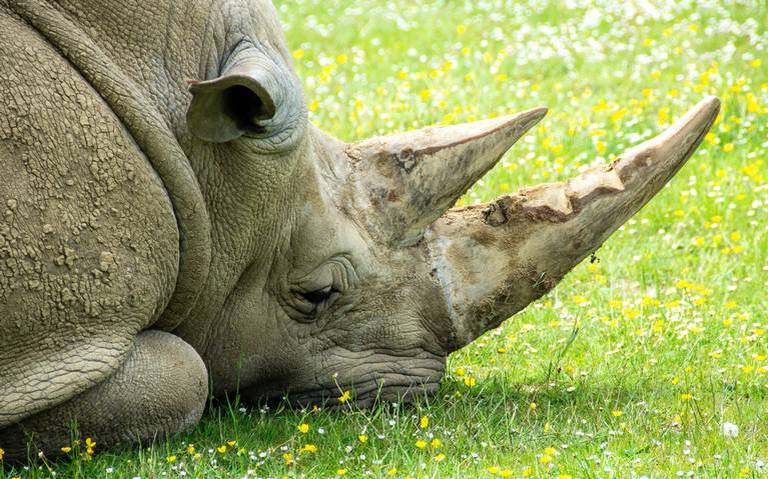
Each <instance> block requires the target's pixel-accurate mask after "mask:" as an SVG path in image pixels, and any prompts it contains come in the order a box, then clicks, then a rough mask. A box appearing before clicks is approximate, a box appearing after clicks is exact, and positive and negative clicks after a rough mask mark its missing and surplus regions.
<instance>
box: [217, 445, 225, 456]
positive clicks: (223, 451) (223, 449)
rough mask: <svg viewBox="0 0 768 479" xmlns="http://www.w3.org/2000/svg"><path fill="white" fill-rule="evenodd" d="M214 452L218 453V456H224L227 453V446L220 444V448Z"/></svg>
mask: <svg viewBox="0 0 768 479" xmlns="http://www.w3.org/2000/svg"><path fill="white" fill-rule="evenodd" d="M216 450H217V451H219V453H220V454H224V453H225V452H227V445H226V444H222V445H221V446H219V447H217V448H216Z"/></svg>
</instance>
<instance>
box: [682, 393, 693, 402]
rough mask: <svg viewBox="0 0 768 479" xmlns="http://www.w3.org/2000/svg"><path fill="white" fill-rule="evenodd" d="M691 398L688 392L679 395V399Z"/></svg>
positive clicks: (686, 399) (688, 399)
mask: <svg viewBox="0 0 768 479" xmlns="http://www.w3.org/2000/svg"><path fill="white" fill-rule="evenodd" d="M691 399H693V395H692V394H690V393H683V394H681V395H680V400H681V401H690V400H691Z"/></svg>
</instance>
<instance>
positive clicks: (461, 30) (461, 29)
mask: <svg viewBox="0 0 768 479" xmlns="http://www.w3.org/2000/svg"><path fill="white" fill-rule="evenodd" d="M466 31H467V27H466V26H465V25H463V24H462V25H458V26H457V27H456V33H458V34H459V35H461V34H462V33H464V32H466ZM758 66H759V65H758Z"/></svg>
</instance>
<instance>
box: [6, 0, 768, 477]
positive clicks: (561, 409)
mask: <svg viewBox="0 0 768 479" xmlns="http://www.w3.org/2000/svg"><path fill="white" fill-rule="evenodd" d="M651 3H652V4H648V3H646V2H616V1H607V0H605V1H603V0H601V1H598V2H592V1H583V0H569V1H567V2H559V1H551V2H546V1H540V0H529V1H527V2H502V1H499V0H486V1H482V2H480V1H478V2H460V1H453V0H443V1H436V2H415V1H413V0H392V1H387V2H384V1H382V0H357V1H352V0H292V1H290V2H279V3H278V9H279V11H280V15H281V17H282V20H283V21H284V22H285V24H286V34H287V37H288V41H289V43H290V45H291V49H292V51H293V53H294V57H295V58H296V64H297V69H298V70H299V73H300V75H301V77H302V78H303V80H304V83H305V86H306V89H307V98H308V101H309V104H310V110H311V116H312V120H313V121H314V122H315V123H316V124H318V125H320V126H321V127H323V128H324V129H326V130H328V131H330V132H331V133H333V134H335V135H337V136H339V137H341V138H343V139H345V140H354V139H358V138H363V137H367V136H371V135H375V134H379V133H385V132H391V131H396V130H402V129H409V128H412V127H416V126H423V125H427V124H432V123H440V122H444V123H455V122H461V121H469V120H473V119H480V118H483V117H487V116H492V115H496V114H503V113H509V112H514V111H519V110H522V109H528V108H531V107H534V106H538V105H547V106H549V107H550V108H551V112H550V115H549V117H548V119H546V120H544V121H543V122H542V123H541V124H540V126H539V127H537V128H536V129H535V130H534V131H532V132H531V133H530V134H529V135H528V136H527V137H526V138H525V140H524V141H521V142H520V143H519V144H518V145H516V146H515V147H514V148H513V149H512V151H511V153H510V154H509V155H507V157H506V158H505V159H504V160H503V161H502V163H501V164H500V165H499V166H498V167H497V168H496V169H494V170H493V171H492V172H491V173H489V174H488V176H487V177H486V178H485V179H484V180H483V181H482V182H481V183H480V184H478V185H477V186H476V187H475V188H474V189H473V190H472V191H470V192H469V193H468V194H467V196H466V197H465V198H464V199H462V202H466V203H474V202H479V201H486V200H488V199H490V198H492V197H494V196H496V195H498V194H500V193H503V192H507V191H514V190H516V189H517V188H518V187H519V186H521V185H529V184H535V183H538V182H544V181H553V180H559V179H563V178H567V177H568V176H571V175H573V174H575V173H577V172H578V171H579V170H580V169H582V168H583V167H585V166H587V165H589V164H592V163H595V162H606V161H609V160H610V159H611V158H612V156H613V155H615V154H616V153H618V152H620V151H621V150H622V149H623V148H625V147H627V146H628V145H630V144H633V143H636V142H637V141H639V140H642V139H645V138H648V137H650V136H651V135H652V134H654V133H655V132H658V131H660V129H662V128H663V127H664V126H665V125H667V124H668V123H669V122H670V121H671V120H673V119H674V118H675V117H677V116H679V115H680V114H681V113H683V112H684V111H685V110H686V109H687V108H688V107H689V106H691V105H693V104H694V103H695V102H697V101H698V100H699V99H701V98H702V97H703V96H704V95H705V94H716V95H718V96H720V97H721V98H722V99H723V100H724V109H723V114H722V117H721V118H720V120H719V121H718V123H717V125H716V126H715V128H714V129H713V132H712V133H711V134H710V135H709V136H708V137H707V138H706V141H705V142H704V143H703V145H702V147H701V148H700V149H699V151H698V153H696V155H695V156H694V157H693V158H692V160H691V161H690V162H689V164H688V165H687V166H686V167H685V168H684V169H683V170H682V171H681V172H680V173H679V174H678V176H677V177H676V178H675V179H674V180H673V182H672V184H671V186H670V187H669V188H667V189H666V190H664V191H663V192H662V193H661V194H660V195H659V196H658V197H657V198H656V199H655V200H653V202H652V203H651V204H650V205H649V206H648V207H647V208H646V209H644V210H643V211H642V212H641V213H640V214H639V215H638V216H636V217H635V218H634V219H633V220H631V221H630V222H629V223H628V224H627V225H626V226H625V227H624V228H623V229H622V230H620V231H619V232H618V233H616V234H615V235H614V236H613V237H612V238H611V239H610V240H609V241H608V242H607V243H606V244H605V245H604V247H603V248H602V249H601V250H600V251H599V252H598V254H597V256H598V258H599V261H597V262H594V263H588V262H587V263H585V264H582V265H580V266H578V267H577V268H576V269H575V270H574V272H573V273H572V274H571V275H570V276H569V277H568V278H567V279H566V280H565V281H564V282H563V283H562V284H561V285H560V286H559V287H558V288H556V289H555V291H553V292H552V293H551V294H549V295H548V296H546V297H545V298H543V299H542V300H540V301H539V302H538V303H536V304H534V305H532V306H530V307H529V308H528V309H527V310H526V311H524V312H523V313H521V314H519V315H518V316H516V317H515V318H513V319H511V320H509V321H508V322H507V323H506V324H505V325H504V326H503V327H501V328H500V329H498V330H496V331H493V332H491V333H489V334H487V335H485V336H484V337H483V338H481V339H480V340H479V341H477V342H476V343H475V344H473V345H472V346H470V347H468V348H467V349H465V350H463V351H461V352H460V353H458V354H455V355H454V356H452V357H451V358H450V361H449V374H448V375H447V377H446V378H445V379H444V381H443V386H442V389H441V391H440V393H439V394H438V395H437V396H436V397H434V398H432V399H430V400H427V401H423V402H421V403H419V404H416V405H415V406H413V407H403V406H399V407H388V408H379V409H375V410H372V411H358V410H354V409H353V408H351V407H350V408H349V410H348V411H319V412H313V411H296V410H285V409H282V408H277V409H273V410H270V411H265V410H259V409H240V407H239V406H238V405H233V406H232V407H218V408H214V409H213V410H212V412H211V413H210V414H209V415H208V416H207V417H206V418H205V419H204V421H203V423H202V424H201V426H200V427H199V428H198V429H197V430H195V431H194V432H192V433H191V434H189V435H187V436H183V437H179V438H176V439H174V440H172V441H170V442H168V443H161V444H156V445H155V446H154V447H152V448H149V449H143V450H138V451H127V452H100V451H99V446H98V445H96V448H95V452H96V454H95V456H94V457H93V459H92V460H85V459H83V458H81V457H80V456H78V455H77V454H76V451H73V452H72V453H71V454H72V455H73V456H74V457H75V459H74V460H73V461H72V462H70V463H63V464H56V465H51V467H52V470H49V469H48V468H47V467H44V466H43V467H40V468H39V469H33V470H17V471H10V472H6V474H7V475H10V476H14V475H16V476H22V477H50V476H51V475H53V474H54V473H55V475H56V477H87V478H91V477H129V478H132V477H141V478H142V479H144V478H158V477H180V476H187V477H244V476H246V477H281V476H288V477H307V478H314V477H337V476H340V475H344V476H346V477H364V476H366V477H367V476H373V477H390V476H391V477H399V478H403V477H488V478H491V477H543V478H569V477H574V478H575V477H585V478H591V477H642V476H647V477H672V476H678V477H691V476H693V477H729V478H730V477H739V476H741V477H765V476H768V465H765V464H766V463H768V420H767V419H768V416H767V414H768V335H767V334H766V331H768V318H767V316H768V313H767V312H766V311H767V310H768V295H766V293H765V288H766V283H767V282H768V257H767V256H768V255H767V254H766V251H768V231H767V229H768V228H767V226H766V225H767V224H768V221H767V220H768V212H767V211H768V165H767V164H766V159H765V156H766V151H767V150H768V126H767V123H768V122H766V119H768V53H767V52H768V33H766V31H767V30H768V4H766V3H765V2H743V3H733V4H731V2H727V4H726V3H725V2H715V1H712V0H703V1H696V2H693V1H684V2H679V1H668V2H651ZM576 331H578V333H576ZM574 335H575V336H574ZM423 418H426V419H423ZM303 424H306V426H302V427H299V426H301V425H303ZM304 430H306V432H303V431H304ZM192 445H193V446H192ZM82 447H83V448H84V447H85V446H84V445H83V446H82ZM2 475H3V473H2V472H0V476H2Z"/></svg>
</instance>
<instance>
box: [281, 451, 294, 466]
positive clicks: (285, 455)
mask: <svg viewBox="0 0 768 479" xmlns="http://www.w3.org/2000/svg"><path fill="white" fill-rule="evenodd" d="M283 461H285V464H286V465H288V466H290V465H291V464H293V454H291V453H290V452H286V453H283Z"/></svg>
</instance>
